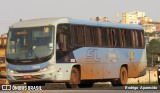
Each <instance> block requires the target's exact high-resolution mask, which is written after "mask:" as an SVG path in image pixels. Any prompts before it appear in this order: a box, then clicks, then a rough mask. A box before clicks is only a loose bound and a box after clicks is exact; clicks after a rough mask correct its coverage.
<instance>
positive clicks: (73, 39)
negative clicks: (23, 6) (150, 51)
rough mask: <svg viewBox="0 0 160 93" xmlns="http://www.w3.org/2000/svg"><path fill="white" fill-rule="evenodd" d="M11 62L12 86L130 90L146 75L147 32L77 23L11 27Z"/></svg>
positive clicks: (59, 21) (56, 21) (57, 21)
mask: <svg viewBox="0 0 160 93" xmlns="http://www.w3.org/2000/svg"><path fill="white" fill-rule="evenodd" d="M6 61H7V74H8V78H9V82H10V83H23V82H26V83H32V84H39V83H45V82H61V83H62V82H63V83H66V86H67V87H68V88H75V87H77V86H79V87H92V86H93V84H94V83H95V82H106V81H111V83H112V85H114V86H115V85H125V84H127V81H128V78H133V77H140V76H143V75H145V73H146V66H147V61H146V49H145V41H144V31H143V28H142V27H141V26H139V25H124V24H118V23H110V22H96V21H89V20H78V19H72V18H44V19H34V20H26V21H21V22H18V23H15V24H13V25H11V26H10V28H9V31H8V38H7V48H6Z"/></svg>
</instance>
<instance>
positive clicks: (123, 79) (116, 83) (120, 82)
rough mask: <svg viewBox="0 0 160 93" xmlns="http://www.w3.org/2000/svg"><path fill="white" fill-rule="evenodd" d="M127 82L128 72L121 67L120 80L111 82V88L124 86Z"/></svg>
mask: <svg viewBox="0 0 160 93" xmlns="http://www.w3.org/2000/svg"><path fill="white" fill-rule="evenodd" d="M127 81H128V72H127V69H126V67H124V66H123V67H121V70H120V78H119V79H118V80H112V81H111V83H112V85H113V86H123V85H126V84H127Z"/></svg>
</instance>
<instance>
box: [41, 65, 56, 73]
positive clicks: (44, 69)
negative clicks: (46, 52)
mask: <svg viewBox="0 0 160 93" xmlns="http://www.w3.org/2000/svg"><path fill="white" fill-rule="evenodd" d="M51 68H53V65H49V66H48V67H46V68H43V69H41V70H39V71H40V72H44V71H47V70H49V69H51Z"/></svg>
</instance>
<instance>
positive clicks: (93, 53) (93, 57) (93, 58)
mask: <svg viewBox="0 0 160 93" xmlns="http://www.w3.org/2000/svg"><path fill="white" fill-rule="evenodd" d="M86 62H100V58H99V57H98V49H95V48H90V49H88V50H87V54H86Z"/></svg>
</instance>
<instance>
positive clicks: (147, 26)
mask: <svg viewBox="0 0 160 93" xmlns="http://www.w3.org/2000/svg"><path fill="white" fill-rule="evenodd" d="M142 26H143V27H144V32H148V33H152V32H154V31H156V26H155V25H154V24H152V23H146V24H143V25H142Z"/></svg>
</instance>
